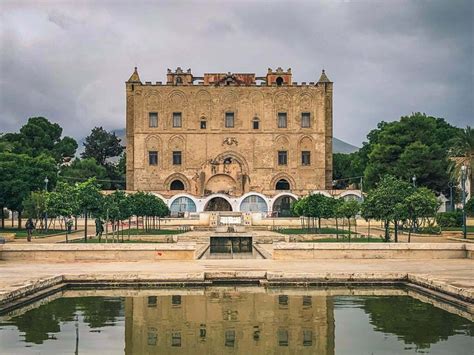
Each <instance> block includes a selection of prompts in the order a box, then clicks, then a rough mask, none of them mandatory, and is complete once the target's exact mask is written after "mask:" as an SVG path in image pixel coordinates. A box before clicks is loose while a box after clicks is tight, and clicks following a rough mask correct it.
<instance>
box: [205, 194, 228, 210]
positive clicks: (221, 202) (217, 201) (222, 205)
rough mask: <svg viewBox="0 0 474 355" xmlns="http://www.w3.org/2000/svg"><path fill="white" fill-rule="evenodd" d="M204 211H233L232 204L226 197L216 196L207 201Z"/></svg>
mask: <svg viewBox="0 0 474 355" xmlns="http://www.w3.org/2000/svg"><path fill="white" fill-rule="evenodd" d="M204 211H232V206H231V205H230V203H229V201H227V200H226V199H225V198H223V197H214V198H212V199H210V200H209V201H208V202H207V203H206V206H205V207H204Z"/></svg>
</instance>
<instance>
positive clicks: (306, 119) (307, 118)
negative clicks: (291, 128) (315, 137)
mask: <svg viewBox="0 0 474 355" xmlns="http://www.w3.org/2000/svg"><path fill="white" fill-rule="evenodd" d="M301 127H302V128H310V127H311V114H310V113H309V112H303V113H302V114H301Z"/></svg>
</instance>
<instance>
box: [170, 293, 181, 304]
mask: <svg viewBox="0 0 474 355" xmlns="http://www.w3.org/2000/svg"><path fill="white" fill-rule="evenodd" d="M171 304H172V305H173V306H180V305H181V296H180V295H173V296H171Z"/></svg>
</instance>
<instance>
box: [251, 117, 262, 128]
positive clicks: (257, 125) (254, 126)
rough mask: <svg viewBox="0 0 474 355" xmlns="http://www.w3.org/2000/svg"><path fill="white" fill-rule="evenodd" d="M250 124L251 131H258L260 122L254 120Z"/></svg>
mask: <svg viewBox="0 0 474 355" xmlns="http://www.w3.org/2000/svg"><path fill="white" fill-rule="evenodd" d="M252 124H253V129H259V128H260V121H259V120H258V119H257V118H255V119H254V120H253V121H252Z"/></svg>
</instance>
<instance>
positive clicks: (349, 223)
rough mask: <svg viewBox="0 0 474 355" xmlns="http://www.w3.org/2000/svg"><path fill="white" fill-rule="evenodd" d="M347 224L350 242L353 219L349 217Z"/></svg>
mask: <svg viewBox="0 0 474 355" xmlns="http://www.w3.org/2000/svg"><path fill="white" fill-rule="evenodd" d="M347 226H348V227H349V243H350V242H351V219H350V218H348V219H347Z"/></svg>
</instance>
